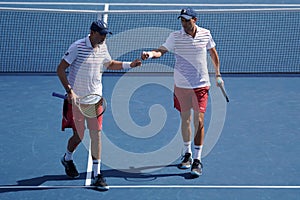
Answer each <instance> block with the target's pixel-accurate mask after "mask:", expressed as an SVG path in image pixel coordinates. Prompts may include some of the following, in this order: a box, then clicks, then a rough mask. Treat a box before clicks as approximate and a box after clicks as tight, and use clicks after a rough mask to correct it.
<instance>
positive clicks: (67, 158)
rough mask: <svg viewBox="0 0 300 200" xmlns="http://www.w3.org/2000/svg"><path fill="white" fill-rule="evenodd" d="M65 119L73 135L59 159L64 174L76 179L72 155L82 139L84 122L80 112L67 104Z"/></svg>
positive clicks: (77, 175)
mask: <svg viewBox="0 0 300 200" xmlns="http://www.w3.org/2000/svg"><path fill="white" fill-rule="evenodd" d="M73 116H74V117H73ZM66 117H67V118H68V120H69V125H70V126H69V128H72V129H73V135H72V136H71V137H70V138H69V140H68V145H67V150H66V153H65V154H64V156H63V157H62V158H61V163H62V164H63V165H64V167H65V172H66V174H67V175H68V176H69V177H71V178H78V177H79V173H78V171H77V169H76V166H75V164H74V162H73V154H74V152H75V150H76V148H77V146H78V145H79V144H80V143H81V141H82V139H83V137H84V130H85V124H84V122H85V121H84V116H83V115H82V114H81V113H80V111H79V110H78V109H77V110H76V107H72V105H71V104H69V108H68V111H67V115H66Z"/></svg>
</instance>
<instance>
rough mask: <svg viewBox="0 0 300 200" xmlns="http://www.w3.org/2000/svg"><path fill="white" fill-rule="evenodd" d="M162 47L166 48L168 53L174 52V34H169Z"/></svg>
mask: <svg viewBox="0 0 300 200" xmlns="http://www.w3.org/2000/svg"><path fill="white" fill-rule="evenodd" d="M162 46H164V47H166V49H168V51H169V52H174V46H175V38H174V33H170V35H169V37H168V38H167V40H166V42H165V43H164V44H162Z"/></svg>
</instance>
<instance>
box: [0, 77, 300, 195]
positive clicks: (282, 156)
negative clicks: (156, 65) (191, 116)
mask: <svg viewBox="0 0 300 200" xmlns="http://www.w3.org/2000/svg"><path fill="white" fill-rule="evenodd" d="M124 76H125V75H117V76H116V75H114V76H113V75H110V74H106V75H104V79H103V84H104V95H105V96H106V98H107V100H108V102H109V104H110V105H111V104H113V103H117V101H116V100H115V99H114V98H117V99H119V100H120V99H121V101H120V102H123V103H124V102H125V103H124V104H125V105H126V101H123V99H126V95H125V96H122V95H124V94H123V93H121V94H120V93H118V91H119V90H120V89H121V91H127V89H128V87H130V84H132V83H135V79H137V80H138V81H140V80H144V81H145V83H141V82H139V85H138V89H136V90H135V91H134V92H133V93H132V95H131V97H130V99H128V102H129V106H128V107H129V113H130V117H131V118H132V120H133V121H134V122H135V124H133V126H136V129H141V130H142V131H143V132H140V133H139V134H140V135H139V134H138V133H136V132H135V131H132V134H133V135H128V133H126V131H124V130H121V129H120V126H118V124H117V123H118V122H116V120H118V118H119V116H116V115H115V114H114V112H115V111H114V110H112V108H111V106H109V108H108V110H107V111H106V113H105V118H104V127H103V131H104V134H105V136H106V138H107V140H108V141H110V142H111V143H113V146H105V147H104V150H103V163H104V164H103V165H102V171H103V174H104V175H105V177H106V179H107V183H108V184H109V185H110V190H109V191H107V192H99V191H95V190H93V189H91V188H88V187H85V185H86V183H88V181H89V180H88V179H87V177H89V173H87V171H89V170H88V150H87V149H88V148H87V147H86V145H85V144H86V143H84V144H81V145H80V146H79V148H78V150H77V151H76V153H75V156H74V160H75V163H76V164H77V168H78V170H79V171H80V172H81V176H80V178H79V179H76V180H70V179H69V178H67V177H66V176H65V174H64V169H63V167H62V165H61V164H60V157H61V156H62V154H63V153H64V151H65V148H66V143H67V140H68V138H69V136H70V134H71V131H70V130H67V131H65V132H62V131H60V122H61V108H62V101H61V100H60V99H57V98H54V97H52V96H51V93H52V92H53V91H57V92H63V90H62V87H61V85H60V83H59V80H58V78H57V77H56V76H54V75H53V76H36V75H35V76H30V75H27V76H25V75H21V76H20V75H18V76H13V75H8V76H4V75H2V76H0V85H1V88H0V91H1V94H2V95H1V96H2V99H1V102H2V103H1V120H0V127H1V134H0V137H1V138H0V139H1V144H0V145H1V148H0V163H1V164H0V166H1V171H0V177H1V179H0V199H1V200H5V199H73V200H76V199H95V198H100V199H183V198H189V199H191V198H192V199H200V198H201V199H283V198H284V199H298V198H299V196H300V182H299V177H300V172H299V167H300V158H299V151H300V147H299V145H298V141H299V139H300V135H299V131H300V128H299V112H300V101H299V100H300V93H299V89H298V85H299V84H300V79H299V77H274V76H273V77H272V76H270V77H253V76H252V77H238V76H225V77H224V80H225V83H226V89H227V92H228V94H229V98H230V102H229V104H228V105H227V106H226V112H225V122H224V127H223V129H222V132H221V135H219V138H217V139H216V145H214V146H213V148H212V149H211V151H210V152H208V153H207V155H205V157H204V158H203V163H204V173H203V175H202V176H201V177H200V178H196V179H193V178H191V177H190V176H189V171H188V170H186V171H184V170H179V169H177V167H176V164H178V163H179V162H180V158H179V156H180V155H178V158H176V157H175V158H174V155H171V154H169V155H159V156H158V157H153V160H154V161H153V163H151V162H150V163H149V160H146V158H148V157H147V156H148V155H149V152H155V151H156V150H158V152H159V151H160V149H161V148H162V147H164V146H168V144H169V143H171V141H172V139H173V138H174V137H175V133H176V132H177V130H178V127H179V117H178V113H177V112H176V111H175V110H174V108H173V105H172V91H171V90H170V89H168V88H167V86H166V85H163V84H164V83H160V81H159V80H170V82H169V83H167V84H171V83H172V82H171V80H172V77H171V76H169V75H160V76H155V75H153V76H152V77H151V80H154V81H155V80H156V81H157V84H155V83H148V82H147V80H148V79H147V77H148V76H144V75H140V76H136V75H134V76H129V77H127V79H125V80H126V81H128V83H129V84H128V85H126V84H125V85H124V84H123V83H122V81H124V80H123V79H124ZM129 80H132V82H130V81H129ZM120 83H121V84H123V86H121V87H120ZM136 83H138V82H136ZM117 87H118V88H117ZM211 90H212V91H211V95H210V102H209V105H208V111H207V115H206V116H207V117H206V127H209V125H210V123H212V122H211V121H212V118H213V117H212V114H211V110H212V109H213V108H212V105H213V102H214V101H216V99H215V100H213V98H215V97H214V92H216V93H218V92H220V91H219V90H218V88H215V87H212V89H211ZM115 93H117V94H115ZM125 94H126V92H125ZM217 98H219V99H218V100H217V101H219V100H221V101H223V100H224V99H223V98H222V96H218V97H217ZM224 101H225V100H224ZM157 104H159V105H161V107H163V108H164V112H163V113H162V114H161V115H164V113H165V114H166V116H167V117H166V118H165V123H164V124H163V127H162V129H161V130H159V131H158V132H157V134H155V135H151V136H150V135H148V136H147V137H146V136H145V135H144V136H145V138H143V134H150V133H147V131H144V130H146V129H143V127H147V125H151V123H154V122H153V121H151V120H150V118H151V117H149V112H150V111H149V110H151V109H152V108H153V107H152V108H151V106H152V105H157ZM222 105H223V104H222ZM161 107H159V108H158V112H161V111H162V110H159V109H160V108H161ZM154 109H155V107H154ZM154 111H155V110H154ZM154 111H153V110H152V111H151V112H154ZM223 111H224V110H223ZM223 111H221V112H220V113H224V112H223ZM217 112H219V111H217ZM154 114H155V116H156V117H157V116H159V117H160V116H161V115H160V114H157V113H154ZM121 117H122V116H121ZM215 119H216V120H220V119H219V117H217V118H215ZM215 119H214V120H215ZM152 120H153V119H152ZM154 121H155V120H154ZM155 123H157V122H155ZM121 127H122V126H121ZM208 136H209V135H207V137H208ZM115 147H119V148H120V149H122V150H123V151H122V153H124V152H125V153H129V157H130V156H131V155H132V154H134V153H137V154H139V155H140V156H139V157H138V158H139V162H134V163H136V164H132V162H130V161H128V158H126V157H124V156H122V155H116V154H117V153H116V152H118V151H115ZM105 148H106V149H105ZM172 148H173V150H174V152H177V151H178V149H179V151H180V148H181V147H180V146H177V148H176V147H172ZM143 154H144V155H145V159H144V156H142V155H143ZM124 155H126V154H124ZM170 157H173V160H174V161H173V162H171V163H165V165H158V164H157V163H159V162H160V161H162V163H164V159H166V160H168V158H170ZM157 158H158V159H157ZM150 159H151V156H150ZM171 160H172V159H171ZM105 163H107V164H105ZM128 163H129V164H128ZM241 197H242V198H241Z"/></svg>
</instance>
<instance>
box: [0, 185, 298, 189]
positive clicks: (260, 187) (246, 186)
mask: <svg viewBox="0 0 300 200" xmlns="http://www.w3.org/2000/svg"><path fill="white" fill-rule="evenodd" d="M67 188H91V189H92V188H95V187H94V186H88V185H82V186H80V185H78V186H76V185H52V186H50V185H49V186H47V185H39V186H0V189H24V190H25V189H67ZM109 188H111V189H176V188H181V189H300V185H293V186H292V185H111V186H109Z"/></svg>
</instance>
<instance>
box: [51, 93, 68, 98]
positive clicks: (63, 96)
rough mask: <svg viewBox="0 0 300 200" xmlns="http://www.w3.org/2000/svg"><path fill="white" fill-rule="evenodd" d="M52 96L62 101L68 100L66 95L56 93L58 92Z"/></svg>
mask: <svg viewBox="0 0 300 200" xmlns="http://www.w3.org/2000/svg"><path fill="white" fill-rule="evenodd" d="M52 96H54V97H58V98H61V99H67V97H66V96H65V95H63V94H59V93H56V92H53V93H52Z"/></svg>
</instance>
